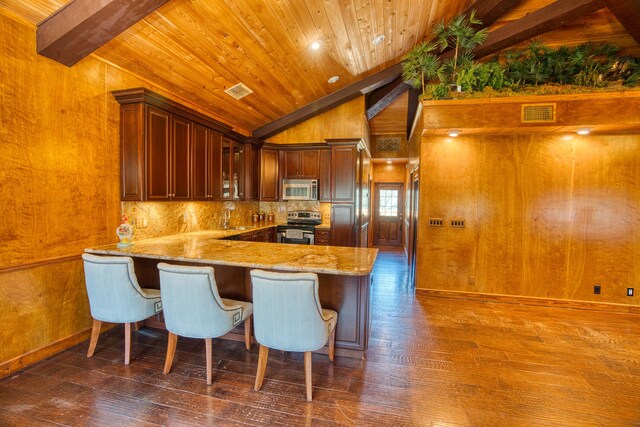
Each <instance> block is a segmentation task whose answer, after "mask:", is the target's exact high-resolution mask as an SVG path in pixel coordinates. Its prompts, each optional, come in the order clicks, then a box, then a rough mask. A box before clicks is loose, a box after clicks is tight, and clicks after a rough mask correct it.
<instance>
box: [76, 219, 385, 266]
mask: <svg viewBox="0 0 640 427" xmlns="http://www.w3.org/2000/svg"><path fill="white" fill-rule="evenodd" d="M274 226H275V224H264V225H258V226H257V227H255V228H248V229H245V230H204V231H195V232H191V233H183V234H174V235H171V236H164V237H156V238H153V239H146V240H140V241H135V242H134V244H133V245H132V246H129V247H127V248H118V247H117V246H116V245H115V244H111V245H102V246H95V247H92V248H87V249H85V252H88V253H93V254H101V255H127V256H132V257H141V258H154V259H161V260H165V261H168V262H171V261H184V262H198V263H202V264H212V265H229V266H237V267H249V268H264V269H269V270H281V271H309V272H314V273H326V274H338V275H345V276H363V275H367V274H370V273H371V270H372V269H373V263H374V262H375V260H376V256H377V254H378V249H372V248H350V247H338V246H314V245H292V244H278V243H262V242H245V241H233V240H221V239H222V238H224V237H229V236H233V235H237V234H242V233H247V232H250V231H254V230H259V229H263V228H269V227H274Z"/></svg>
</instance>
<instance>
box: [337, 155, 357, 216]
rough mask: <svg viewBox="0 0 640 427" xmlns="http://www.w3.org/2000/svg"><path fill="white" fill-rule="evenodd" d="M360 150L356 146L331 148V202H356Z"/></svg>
mask: <svg viewBox="0 0 640 427" xmlns="http://www.w3.org/2000/svg"><path fill="white" fill-rule="evenodd" d="M357 160H358V148H357V147H356V145H355V144H349V145H334V146H332V147H331V194H332V197H331V201H332V202H334V203H336V202H349V203H353V202H355V198H356V177H357V173H356V172H357Z"/></svg>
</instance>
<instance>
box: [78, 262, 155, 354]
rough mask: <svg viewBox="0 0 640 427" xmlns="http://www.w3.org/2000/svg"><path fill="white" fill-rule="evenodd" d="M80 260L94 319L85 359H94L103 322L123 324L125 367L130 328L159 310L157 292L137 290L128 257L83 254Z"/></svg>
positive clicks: (128, 349)
mask: <svg viewBox="0 0 640 427" xmlns="http://www.w3.org/2000/svg"><path fill="white" fill-rule="evenodd" d="M82 259H83V260H84V276H85V283H86V286H87V295H88V296H89V306H90V308H91V316H92V317H93V328H92V330H91V340H90V342H89V350H88V351H87V357H91V356H93V353H94V351H95V349H96V344H97V343H98V337H99V336H100V328H101V326H102V322H110V323H124V325H125V332H124V337H125V351H124V364H125V365H128V364H129V361H130V359H131V324H132V323H136V322H139V321H141V320H144V319H146V318H148V317H150V316H153V315H154V314H155V313H157V312H159V311H160V310H161V309H162V302H161V299H160V290H159V289H143V288H141V287H140V285H139V284H138V279H137V278H136V274H135V271H134V269H133V259H131V258H130V257H124V256H96V255H91V254H83V255H82Z"/></svg>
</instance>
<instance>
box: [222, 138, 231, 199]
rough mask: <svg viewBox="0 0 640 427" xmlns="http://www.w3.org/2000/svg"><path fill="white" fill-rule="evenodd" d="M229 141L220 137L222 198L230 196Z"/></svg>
mask: <svg viewBox="0 0 640 427" xmlns="http://www.w3.org/2000/svg"><path fill="white" fill-rule="evenodd" d="M230 175H231V141H229V140H228V139H226V138H222V198H223V199H230V198H231V177H230Z"/></svg>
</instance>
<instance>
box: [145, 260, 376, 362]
mask: <svg viewBox="0 0 640 427" xmlns="http://www.w3.org/2000/svg"><path fill="white" fill-rule="evenodd" d="M133 262H134V267H135V271H136V276H137V277H138V281H139V282H140V283H144V285H145V287H148V288H152V289H159V288H160V276H159V273H158V267H157V265H158V263H159V262H163V261H162V260H160V259H151V258H141V257H135V256H134V257H133ZM165 262H166V261H165ZM181 264H183V265H194V266H203V265H206V266H211V264H199V263H185V262H181ZM212 267H213V268H214V274H215V277H216V284H217V285H218V291H219V292H220V296H221V297H222V298H231V299H236V300H241V301H252V290H251V276H250V275H249V271H250V270H251V268H244V267H235V266H227V265H213V266H212ZM318 278H319V281H320V287H319V289H318V295H319V297H320V304H321V305H322V307H323V308H328V309H331V310H335V311H337V312H338V324H337V326H336V344H335V346H336V354H337V355H339V356H348V357H356V358H362V359H364V358H365V356H366V350H367V347H368V344H369V334H370V331H371V324H370V319H371V315H370V311H371V275H369V274H367V275H362V276H352V275H339V274H322V273H321V274H318ZM146 325H147V326H149V327H153V328H161V329H162V328H164V327H165V326H164V318H163V317H162V313H158V314H157V315H155V316H153V317H151V318H149V319H147V320H146ZM222 338H226V339H231V340H237V341H243V340H244V328H242V327H240V328H236V329H234V330H233V331H231V332H230V333H229V334H227V335H225V336H224V337H222ZM327 351H328V348H327V347H324V348H322V349H320V350H318V352H320V353H326V352H327Z"/></svg>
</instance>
